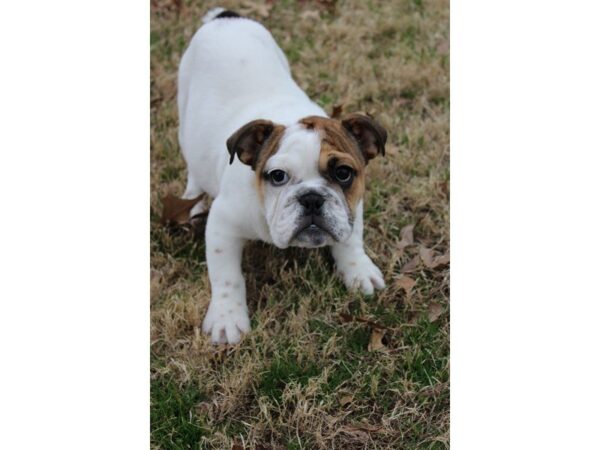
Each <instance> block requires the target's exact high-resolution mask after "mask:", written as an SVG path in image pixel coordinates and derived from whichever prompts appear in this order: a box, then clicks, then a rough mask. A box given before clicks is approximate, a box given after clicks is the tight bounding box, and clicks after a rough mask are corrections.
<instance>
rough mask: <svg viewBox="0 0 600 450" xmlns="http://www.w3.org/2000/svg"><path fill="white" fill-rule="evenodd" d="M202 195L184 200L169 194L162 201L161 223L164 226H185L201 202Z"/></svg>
mask: <svg viewBox="0 0 600 450" xmlns="http://www.w3.org/2000/svg"><path fill="white" fill-rule="evenodd" d="M200 197H202V195H199V196H198V197H196V198H193V199H189V200H188V199H183V198H179V197H175V196H174V195H171V194H168V195H167V196H166V197H165V198H163V199H162V203H163V212H162V218H161V220H160V221H161V223H162V224H163V225H183V224H186V223H188V222H189V219H190V211H191V209H192V208H193V207H194V205H195V204H196V203H198V201H199V200H200Z"/></svg>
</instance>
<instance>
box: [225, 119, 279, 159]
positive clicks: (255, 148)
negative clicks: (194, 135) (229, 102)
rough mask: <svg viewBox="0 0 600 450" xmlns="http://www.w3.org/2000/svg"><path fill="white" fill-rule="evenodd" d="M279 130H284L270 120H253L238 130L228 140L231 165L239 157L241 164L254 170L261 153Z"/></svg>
mask: <svg viewBox="0 0 600 450" xmlns="http://www.w3.org/2000/svg"><path fill="white" fill-rule="evenodd" d="M278 128H281V129H283V127H282V126H281V125H275V124H274V123H273V122H271V121H270V120H262V119H259V120H253V121H252V122H249V123H247V124H246V125H244V126H243V127H242V128H240V129H239V130H237V131H236V132H235V133H233V134H232V135H231V137H230V138H229V139H227V150H228V151H229V154H230V155H231V158H230V159H229V164H233V160H234V158H235V155H237V156H238V158H239V159H240V161H241V162H243V163H244V164H247V165H249V166H251V167H252V170H254V168H255V167H256V161H258V155H259V153H260V151H261V150H262V149H263V147H264V146H265V144H266V143H267V141H268V140H269V138H270V137H271V136H272V135H273V132H274V131H275V130H276V129H278Z"/></svg>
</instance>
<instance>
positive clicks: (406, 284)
mask: <svg viewBox="0 0 600 450" xmlns="http://www.w3.org/2000/svg"><path fill="white" fill-rule="evenodd" d="M415 284H417V282H416V281H415V280H413V279H412V278H411V277H407V276H406V275H400V278H398V279H397V280H396V285H397V286H398V287H399V288H402V289H404V292H406V295H410V294H411V293H412V292H411V291H412V288H414V287H415Z"/></svg>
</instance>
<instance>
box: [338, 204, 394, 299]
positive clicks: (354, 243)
mask: <svg viewBox="0 0 600 450" xmlns="http://www.w3.org/2000/svg"><path fill="white" fill-rule="evenodd" d="M331 253H332V254H333V258H334V259H335V265H336V268H337V271H338V272H339V273H340V274H341V276H342V279H343V280H344V284H345V285H346V287H347V288H348V289H360V290H361V291H362V292H363V293H364V294H367V295H370V294H372V293H373V291H374V289H382V288H384V287H385V282H384V281H383V275H382V274H381V270H379V268H378V267H377V266H376V265H375V264H374V263H373V261H371V258H369V257H368V256H367V254H366V253H365V248H364V244H363V204H362V201H361V202H360V203H359V205H358V207H357V208H356V215H355V219H354V227H353V229H352V235H351V236H350V239H348V240H347V241H346V242H337V243H335V244H333V246H332V248H331Z"/></svg>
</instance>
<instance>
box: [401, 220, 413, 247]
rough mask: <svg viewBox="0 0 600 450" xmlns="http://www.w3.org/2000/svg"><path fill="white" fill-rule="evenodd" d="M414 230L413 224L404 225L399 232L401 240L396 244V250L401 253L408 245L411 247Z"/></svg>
mask: <svg viewBox="0 0 600 450" xmlns="http://www.w3.org/2000/svg"><path fill="white" fill-rule="evenodd" d="M414 228H415V225H414V224H411V225H406V226H405V227H403V228H402V230H400V237H401V238H402V239H401V240H400V242H398V248H399V249H400V250H401V251H402V250H404V249H405V248H406V247H408V246H409V245H413V244H414V243H415V238H414V236H413V230H414Z"/></svg>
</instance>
